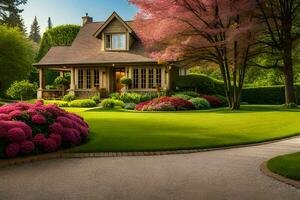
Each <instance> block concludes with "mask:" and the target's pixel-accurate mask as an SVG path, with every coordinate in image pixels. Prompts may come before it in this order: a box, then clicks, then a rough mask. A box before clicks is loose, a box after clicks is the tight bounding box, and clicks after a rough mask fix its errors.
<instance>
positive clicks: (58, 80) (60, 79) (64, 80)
mask: <svg viewBox="0 0 300 200" xmlns="http://www.w3.org/2000/svg"><path fill="white" fill-rule="evenodd" d="M54 84H55V85H57V86H68V85H70V80H69V79H68V78H66V77H63V76H58V77H56V79H55V80H54Z"/></svg>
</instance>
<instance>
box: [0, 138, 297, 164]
mask: <svg viewBox="0 0 300 200" xmlns="http://www.w3.org/2000/svg"><path fill="white" fill-rule="evenodd" d="M298 137H300V136H299V135H296V136H291V137H285V138H281V139H275V140H270V141H266V142H259V143H252V144H242V145H234V146H227V147H216V148H207V149H189V150H169V151H140V152H99V153H71V152H70V150H64V151H59V152H55V153H49V154H41V155H36V156H29V157H20V158H14V159H2V160H0V168H4V167H9V166H14V165H20V164H26V163H32V162H35V161H42V160H51V159H62V158H65V159H68V158H70V159H72V158H99V157H129V156H161V155H172V154H191V153H200V152H208V151H220V150H228V149H236V148H244V147H253V146H261V145H265V144H272V143H276V142H280V141H285V140H290V139H293V138H298Z"/></svg>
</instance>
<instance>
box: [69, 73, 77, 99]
mask: <svg viewBox="0 0 300 200" xmlns="http://www.w3.org/2000/svg"><path fill="white" fill-rule="evenodd" d="M75 74H76V73H75V68H74V67H72V68H71V83H70V91H69V93H71V94H75V89H76V88H75Z"/></svg>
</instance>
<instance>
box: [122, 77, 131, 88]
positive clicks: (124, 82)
mask: <svg viewBox="0 0 300 200" xmlns="http://www.w3.org/2000/svg"><path fill="white" fill-rule="evenodd" d="M121 83H122V84H124V85H127V86H128V87H131V85H132V79H131V78H126V77H123V78H122V79H121Z"/></svg>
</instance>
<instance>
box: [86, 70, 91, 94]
mask: <svg viewBox="0 0 300 200" xmlns="http://www.w3.org/2000/svg"><path fill="white" fill-rule="evenodd" d="M86 87H87V89H91V70H90V69H87V70H86Z"/></svg>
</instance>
